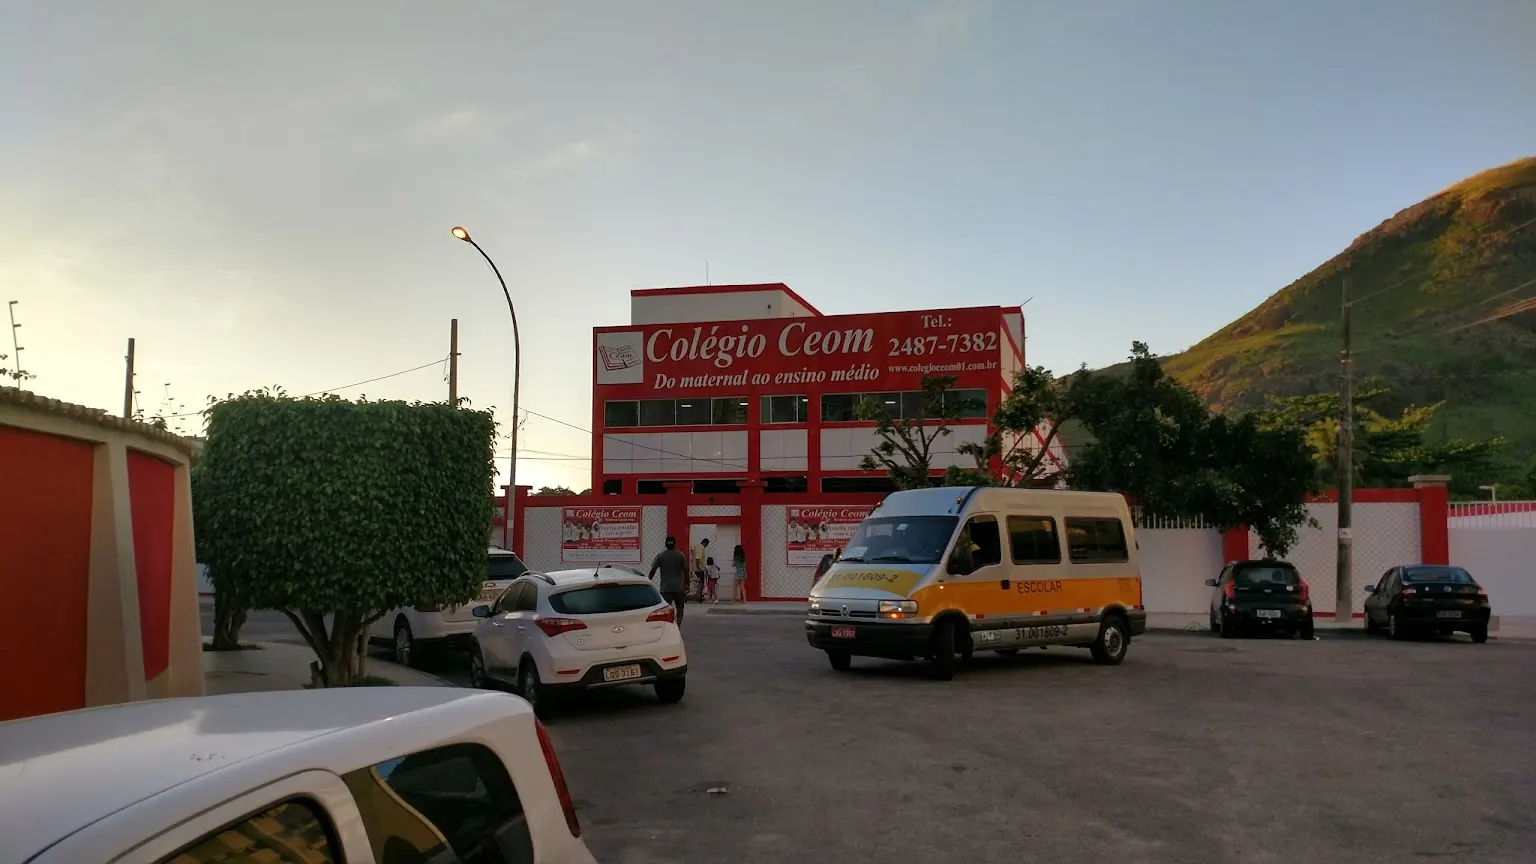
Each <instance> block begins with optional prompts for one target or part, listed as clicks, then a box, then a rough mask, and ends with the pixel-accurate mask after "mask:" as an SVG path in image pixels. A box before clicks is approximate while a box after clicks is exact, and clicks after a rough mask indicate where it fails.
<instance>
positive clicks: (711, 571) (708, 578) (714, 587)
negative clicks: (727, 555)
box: [704, 558, 720, 603]
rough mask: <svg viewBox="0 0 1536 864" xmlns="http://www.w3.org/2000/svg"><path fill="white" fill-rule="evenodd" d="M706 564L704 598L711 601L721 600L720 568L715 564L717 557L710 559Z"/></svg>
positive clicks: (717, 601)
mask: <svg viewBox="0 0 1536 864" xmlns="http://www.w3.org/2000/svg"><path fill="white" fill-rule="evenodd" d="M708 562H709V563H707V564H705V565H704V575H705V582H704V599H706V600H708V601H709V602H711V603H719V602H720V592H719V588H720V568H719V567H716V566H715V559H713V558H710V559H708Z"/></svg>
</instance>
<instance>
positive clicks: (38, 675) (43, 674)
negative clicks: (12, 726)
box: [0, 426, 95, 720]
mask: <svg viewBox="0 0 1536 864" xmlns="http://www.w3.org/2000/svg"><path fill="white" fill-rule="evenodd" d="M94 449H95V448H94V447H93V446H92V445H90V444H87V443H85V442H83V441H76V440H74V439H72V438H59V437H56V436H53V435H42V434H39V433H36V432H28V431H23V430H21V429H17V428H15V427H12V426H0V477H3V478H5V482H4V486H5V491H4V494H0V599H3V603H0V658H3V662H0V720H14V719H15V718H17V717H31V716H33V715H36V714H51V713H53V712H55V711H70V710H73V709H75V708H83V707H85V640H86V601H87V598H88V596H89V593H90V578H91V477H92V474H93V472H94V466H95V454H94Z"/></svg>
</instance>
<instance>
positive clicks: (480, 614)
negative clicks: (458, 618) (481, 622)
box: [469, 606, 491, 618]
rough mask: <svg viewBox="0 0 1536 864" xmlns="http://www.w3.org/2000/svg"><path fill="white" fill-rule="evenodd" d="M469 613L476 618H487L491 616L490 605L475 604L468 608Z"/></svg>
mask: <svg viewBox="0 0 1536 864" xmlns="http://www.w3.org/2000/svg"><path fill="white" fill-rule="evenodd" d="M469 614H471V615H473V616H475V617H476V618H489V617H491V607H489V606H476V607H475V608H473V609H471V610H469Z"/></svg>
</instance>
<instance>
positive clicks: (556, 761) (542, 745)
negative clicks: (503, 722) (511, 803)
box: [533, 720, 581, 837]
mask: <svg viewBox="0 0 1536 864" xmlns="http://www.w3.org/2000/svg"><path fill="white" fill-rule="evenodd" d="M533 728H535V729H537V730H539V749H540V750H543V751H544V764H545V765H546V766H548V768H549V779H550V781H551V782H553V783H554V784H555V794H556V795H557V796H559V798H560V809H561V810H564V811H565V827H567V828H569V829H571V836H572V837H580V836H581V822H580V821H579V820H578V819H577V818H576V804H575V802H573V801H572V800H571V790H570V789H568V788H566V785H565V772H564V771H561V770H560V757H559V756H556V755H555V745H554V742H552V741H550V740H549V733H548V732H545V731H544V724H543V723H540V722H539V721H537V720H535V721H533Z"/></svg>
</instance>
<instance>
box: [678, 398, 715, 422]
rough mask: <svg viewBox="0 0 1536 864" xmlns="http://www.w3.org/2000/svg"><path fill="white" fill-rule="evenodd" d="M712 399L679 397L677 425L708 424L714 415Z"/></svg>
mask: <svg viewBox="0 0 1536 864" xmlns="http://www.w3.org/2000/svg"><path fill="white" fill-rule="evenodd" d="M713 401H714V400H712V399H679V400H677V425H679V426H708V425H709V421H710V419H711V418H713V417H714V405H713V404H712V403H713Z"/></svg>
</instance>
